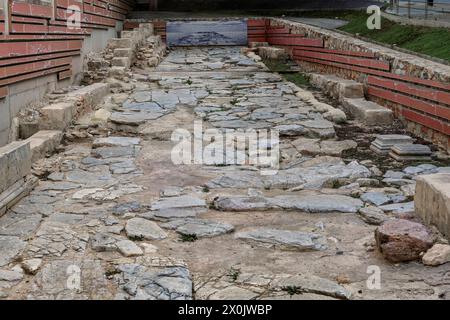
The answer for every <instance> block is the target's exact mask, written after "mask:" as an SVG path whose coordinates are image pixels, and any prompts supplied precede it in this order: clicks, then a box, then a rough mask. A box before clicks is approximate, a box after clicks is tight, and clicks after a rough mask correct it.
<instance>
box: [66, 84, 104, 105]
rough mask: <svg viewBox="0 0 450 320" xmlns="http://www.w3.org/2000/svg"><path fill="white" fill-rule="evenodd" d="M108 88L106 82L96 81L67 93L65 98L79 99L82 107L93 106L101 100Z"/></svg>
mask: <svg viewBox="0 0 450 320" xmlns="http://www.w3.org/2000/svg"><path fill="white" fill-rule="evenodd" d="M109 89H110V86H109V84H108V83H101V82H98V83H94V84H91V85H89V86H86V87H83V88H81V89H78V90H76V91H73V92H71V93H69V94H67V98H68V99H76V100H77V101H81V104H82V106H83V107H93V106H96V105H98V104H99V103H100V102H102V100H103V98H104V97H105V96H106V95H108V94H109Z"/></svg>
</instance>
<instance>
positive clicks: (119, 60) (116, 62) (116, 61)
mask: <svg viewBox="0 0 450 320" xmlns="http://www.w3.org/2000/svg"><path fill="white" fill-rule="evenodd" d="M116 50H117V49H116ZM130 64H131V63H130V59H129V58H127V57H115V58H113V59H112V60H111V65H112V66H114V67H124V68H127V69H128V68H129V67H130Z"/></svg>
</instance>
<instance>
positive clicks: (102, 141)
mask: <svg viewBox="0 0 450 320" xmlns="http://www.w3.org/2000/svg"><path fill="white" fill-rule="evenodd" d="M140 141H141V139H139V138H134V137H116V136H110V137H105V138H96V139H95V140H94V142H93V143H92V148H101V147H128V146H134V145H138V144H139V143H140Z"/></svg>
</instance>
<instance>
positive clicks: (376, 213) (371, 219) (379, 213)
mask: <svg viewBox="0 0 450 320" xmlns="http://www.w3.org/2000/svg"><path fill="white" fill-rule="evenodd" d="M358 213H359V216H360V217H361V219H362V220H363V221H364V222H366V223H368V224H372V225H377V226H379V225H380V224H382V223H383V222H385V221H387V220H389V219H391V217H389V216H388V215H386V214H385V213H384V211H383V210H381V209H379V208H377V207H373V206H369V207H364V208H361V209H359V211H358Z"/></svg>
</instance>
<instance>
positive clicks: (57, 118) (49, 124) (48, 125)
mask: <svg viewBox="0 0 450 320" xmlns="http://www.w3.org/2000/svg"><path fill="white" fill-rule="evenodd" d="M75 109H76V106H75V103H72V102H59V103H54V104H51V105H48V106H45V107H43V108H42V109H41V110H40V112H41V116H42V117H41V123H40V124H39V127H40V129H41V130H65V129H66V128H67V127H68V126H69V125H70V123H71V122H72V119H73V117H74V115H75V111H76V110H75Z"/></svg>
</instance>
